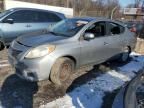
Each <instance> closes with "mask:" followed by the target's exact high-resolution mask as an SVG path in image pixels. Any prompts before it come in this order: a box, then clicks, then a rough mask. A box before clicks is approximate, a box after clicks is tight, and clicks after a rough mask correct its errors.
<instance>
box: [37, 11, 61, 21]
mask: <svg viewBox="0 0 144 108" xmlns="http://www.w3.org/2000/svg"><path fill="white" fill-rule="evenodd" d="M61 20H62V19H61V18H60V17H58V16H57V15H55V14H54V13H51V12H39V19H38V22H58V21H61Z"/></svg>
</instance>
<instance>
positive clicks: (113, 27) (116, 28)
mask: <svg viewBox="0 0 144 108" xmlns="http://www.w3.org/2000/svg"><path fill="white" fill-rule="evenodd" d="M107 29H108V35H119V34H122V33H124V31H125V27H123V26H121V25H119V24H116V23H113V22H108V27H107Z"/></svg>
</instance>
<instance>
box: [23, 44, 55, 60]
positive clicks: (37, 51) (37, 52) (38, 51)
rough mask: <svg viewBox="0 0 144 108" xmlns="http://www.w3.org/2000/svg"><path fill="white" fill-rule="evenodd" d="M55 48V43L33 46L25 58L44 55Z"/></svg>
mask: <svg viewBox="0 0 144 108" xmlns="http://www.w3.org/2000/svg"><path fill="white" fill-rule="evenodd" d="M54 50H55V46H54V45H42V46H39V47H36V48H33V49H32V50H31V51H30V52H29V53H28V54H27V55H26V56H25V58H38V57H43V56H45V55H48V54H50V53H51V52H53V51H54Z"/></svg>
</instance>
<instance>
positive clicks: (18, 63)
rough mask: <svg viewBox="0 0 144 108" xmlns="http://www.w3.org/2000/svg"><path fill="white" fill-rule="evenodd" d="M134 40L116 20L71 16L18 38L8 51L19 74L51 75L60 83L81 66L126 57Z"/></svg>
mask: <svg viewBox="0 0 144 108" xmlns="http://www.w3.org/2000/svg"><path fill="white" fill-rule="evenodd" d="M135 43H136V37H135V34H134V33H132V32H130V31H129V30H128V29H127V28H126V27H125V25H123V24H121V23H119V22H116V21H112V20H109V19H105V18H91V17H85V18H71V19H66V20H63V21H61V22H59V23H57V24H55V25H54V26H53V27H51V28H50V29H49V30H47V31H41V32H37V33H32V34H28V35H26V36H22V37H19V38H17V39H16V40H14V41H13V42H12V44H11V46H10V48H9V51H8V52H9V53H8V55H9V62H10V63H11V65H12V66H13V67H14V68H15V70H16V74H17V75H18V76H19V77H21V78H23V79H26V80H29V81H41V80H48V79H50V80H51V81H52V82H53V83H54V84H56V85H62V84H64V82H67V81H68V80H69V77H70V75H71V74H72V72H74V70H75V69H77V68H79V67H80V66H83V65H88V64H93V65H94V64H100V63H103V62H105V61H107V60H109V59H111V58H113V57H117V59H119V61H123V62H125V61H127V60H128V59H129V54H130V52H131V51H132V50H133V49H134V47H135Z"/></svg>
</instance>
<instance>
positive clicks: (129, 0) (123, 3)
mask: <svg viewBox="0 0 144 108" xmlns="http://www.w3.org/2000/svg"><path fill="white" fill-rule="evenodd" d="M134 1H135V0H119V2H120V4H121V6H123V7H125V6H127V5H128V4H131V3H134Z"/></svg>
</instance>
